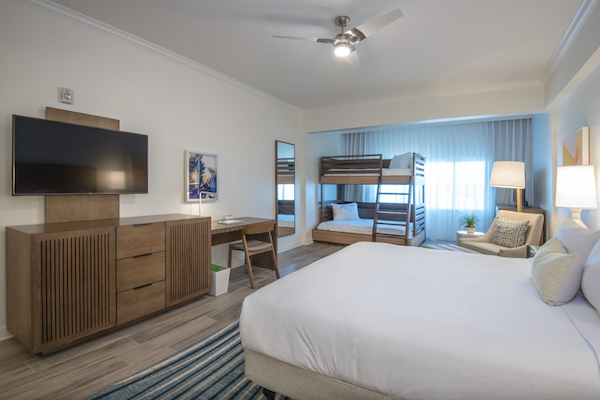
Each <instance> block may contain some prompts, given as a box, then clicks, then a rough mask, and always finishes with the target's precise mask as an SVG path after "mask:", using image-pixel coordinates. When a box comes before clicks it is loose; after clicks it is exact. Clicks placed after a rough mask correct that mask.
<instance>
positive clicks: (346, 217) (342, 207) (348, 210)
mask: <svg viewBox="0 0 600 400" xmlns="http://www.w3.org/2000/svg"><path fill="white" fill-rule="evenodd" d="M331 209H332V210H333V220H334V221H352V220H355V219H359V216H358V205H357V204H356V203H348V204H332V205H331Z"/></svg>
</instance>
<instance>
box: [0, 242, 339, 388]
mask: <svg viewBox="0 0 600 400" xmlns="http://www.w3.org/2000/svg"><path fill="white" fill-rule="evenodd" d="M341 248H342V246H338V245H329V244H324V243H314V244H311V245H309V246H301V247H297V248H295V249H292V250H289V251H287V252H284V253H281V254H279V266H280V272H281V275H282V276H285V275H287V274H290V273H293V272H294V271H297V270H299V269H301V268H302V267H305V266H306V265H308V264H311V263H312V262H314V261H316V260H318V259H320V258H323V257H326V256H328V255H330V254H333V253H335V252H336V251H338V250H339V249H341ZM253 274H254V279H255V284H256V287H257V289H258V288H261V287H263V286H265V285H268V284H269V283H271V282H273V281H275V279H276V278H275V274H274V273H273V272H272V271H268V270H263V269H260V268H257V269H256V270H253ZM254 291H255V289H251V288H250V284H249V281H248V275H247V273H246V268H235V269H234V270H233V271H232V274H231V280H230V284H229V292H228V293H226V294H224V295H221V296H219V297H212V296H208V295H205V296H202V297H201V298H200V299H199V300H196V301H194V302H191V303H188V304H186V305H184V306H182V307H179V308H176V309H174V310H171V311H169V312H166V313H164V314H160V315H158V316H155V317H153V318H150V319H148V320H145V321H142V322H139V323H136V324H134V325H131V326H129V327H127V328H124V329H121V330H118V331H115V332H112V333H110V334H108V335H104V336H101V337H99V338H96V339H93V340H90V341H88V342H85V343H82V344H80V345H77V346H74V347H71V348H69V349H66V350H63V351H60V352H58V353H54V354H50V355H47V356H38V355H34V354H31V353H29V352H28V351H27V350H26V349H25V348H24V347H23V346H21V344H19V342H17V340H16V339H14V338H12V339H9V340H5V341H2V342H0V399H82V398H84V397H86V396H89V395H91V394H94V393H96V392H97V391H99V390H101V389H103V388H104V387H106V386H109V385H112V384H114V383H116V382H118V381H120V380H122V379H124V378H126V377H128V376H130V375H132V374H134V373H136V372H138V371H140V370H142V369H144V368H146V367H148V366H150V365H152V364H154V363H156V362H158V361H160V360H162V359H163V358H165V357H167V356H169V355H170V354H173V353H175V352H176V351H178V350H180V349H182V348H183V347H185V346H187V345H189V344H191V343H194V342H195V341H197V340H199V339H201V338H203V337H205V336H206V335H208V334H210V333H212V332H214V331H217V330H219V329H221V328H222V327H224V326H226V325H228V324H230V323H231V322H233V321H235V320H237V319H238V318H239V315H240V311H241V306H242V301H243V300H244V298H245V297H246V296H247V295H249V294H250V293H253V292H254Z"/></svg>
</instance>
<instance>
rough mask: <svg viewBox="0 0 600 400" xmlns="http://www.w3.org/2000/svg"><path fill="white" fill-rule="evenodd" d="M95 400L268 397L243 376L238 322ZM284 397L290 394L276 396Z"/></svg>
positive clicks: (140, 373)
mask: <svg viewBox="0 0 600 400" xmlns="http://www.w3.org/2000/svg"><path fill="white" fill-rule="evenodd" d="M92 399H116V400H117V399H118V400H123V399H161V400H162V399H203V400H204V399H206V400H208V399H235V400H238V399H239V400H242V399H243V400H249V399H265V397H264V396H263V394H262V387H260V386H258V385H256V384H255V383H254V382H252V381H250V380H249V379H246V377H245V376H244V352H243V349H242V342H241V340H240V333H239V322H238V321H236V322H234V323H232V324H231V325H229V326H227V327H225V328H223V329H221V330H220V331H217V332H215V333H213V334H212V335H210V336H208V337H206V338H204V339H202V340H201V341H199V342H197V343H194V344H192V345H190V346H188V347H186V348H185V349H182V350H181V351H179V352H177V353H175V354H173V355H171V356H169V357H168V358H166V359H164V360H162V361H160V362H158V363H156V364H154V365H153V366H151V367H149V368H146V369H145V370H143V371H141V372H138V373H137V374H135V375H133V376H131V377H129V378H127V379H124V380H122V381H121V382H119V383H117V384H115V385H113V386H109V387H108V388H106V389H104V390H102V391H100V392H98V393H96V394H94V395H92V396H90V397H88V398H87V399H86V400H92ZM276 399H278V400H283V399H287V397H283V396H279V395H278V396H277V397H276Z"/></svg>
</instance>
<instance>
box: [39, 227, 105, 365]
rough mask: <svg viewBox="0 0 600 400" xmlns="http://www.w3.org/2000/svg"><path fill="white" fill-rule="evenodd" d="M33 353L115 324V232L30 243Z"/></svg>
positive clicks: (97, 231)
mask: <svg viewBox="0 0 600 400" xmlns="http://www.w3.org/2000/svg"><path fill="white" fill-rule="evenodd" d="M32 257H33V260H32V261H33V263H32V268H33V271H32V278H33V279H32V282H36V283H39V284H34V287H33V338H34V350H33V351H34V352H36V353H37V352H43V351H45V350H48V349H52V348H56V347H59V346H62V345H65V344H68V343H70V342H72V341H75V340H77V339H80V338H83V337H86V336H89V335H91V334H94V333H96V332H100V331H103V330H105V329H108V328H110V327H113V326H115V325H116V302H115V298H116V282H115V228H114V227H110V228H100V229H88V230H85V231H70V232H61V233H53V234H43V235H35V236H33V239H32Z"/></svg>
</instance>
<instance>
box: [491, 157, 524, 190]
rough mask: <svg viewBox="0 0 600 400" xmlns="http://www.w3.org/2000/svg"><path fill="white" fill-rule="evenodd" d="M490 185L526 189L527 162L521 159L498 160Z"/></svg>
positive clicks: (493, 168) (494, 166)
mask: <svg viewBox="0 0 600 400" xmlns="http://www.w3.org/2000/svg"><path fill="white" fill-rule="evenodd" d="M490 186H493V187H499V188H508V189H525V163H524V162H521V161H496V162H494V165H493V166H492V176H491V177H490Z"/></svg>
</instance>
